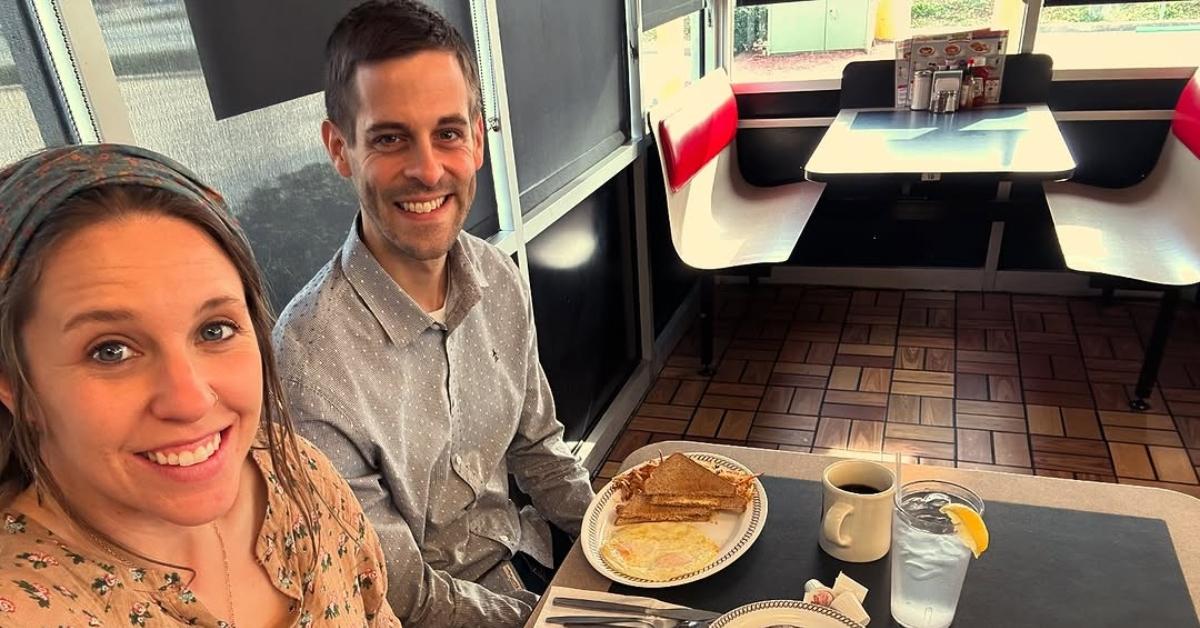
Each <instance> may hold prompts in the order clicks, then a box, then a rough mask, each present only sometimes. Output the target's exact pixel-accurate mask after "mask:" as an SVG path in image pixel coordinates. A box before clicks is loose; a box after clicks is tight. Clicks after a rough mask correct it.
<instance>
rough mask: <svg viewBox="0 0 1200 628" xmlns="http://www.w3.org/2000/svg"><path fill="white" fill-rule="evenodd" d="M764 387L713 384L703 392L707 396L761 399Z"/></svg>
mask: <svg viewBox="0 0 1200 628" xmlns="http://www.w3.org/2000/svg"><path fill="white" fill-rule="evenodd" d="M764 390H765V387H763V386H760V385H757V384H729V383H725V382H713V383H711V384H709V385H708V390H707V391H705V392H707V393H708V394H709V395H729V396H733V397H761V396H762V395H763V391H764Z"/></svg>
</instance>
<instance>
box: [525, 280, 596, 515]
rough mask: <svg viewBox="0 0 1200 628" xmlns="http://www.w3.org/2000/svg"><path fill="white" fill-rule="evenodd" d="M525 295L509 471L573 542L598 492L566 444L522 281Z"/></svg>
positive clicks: (527, 293) (531, 307)
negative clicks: (520, 382) (522, 360)
mask: <svg viewBox="0 0 1200 628" xmlns="http://www.w3.org/2000/svg"><path fill="white" fill-rule="evenodd" d="M522 294H523V295H524V299H525V309H526V317H527V320H528V323H527V325H528V333H527V334H526V335H527V337H528V343H527V345H526V347H525V353H526V362H527V368H526V374H525V403H524V404H523V405H522V407H521V418H520V421H519V423H518V425H517V433H516V436H515V437H514V438H513V442H512V444H511V445H509V448H508V465H509V470H510V471H511V472H512V474H513V476H515V478H516V480H517V486H519V487H520V488H521V490H522V491H524V492H525V493H526V494H527V495H529V497H530V498H531V499H532V500H533V505H534V507H535V508H537V511H538V513H540V514H541V515H542V516H543V517H545V518H546V519H548V520H550V521H551V522H553V523H554V524H555V525H557V526H558V527H559V528H562V529H563V531H565V532H566V533H567V534H569V535H571V536H573V537H575V536H579V531H580V528H581V526H582V524H583V513H584V511H586V510H587V507H588V504H589V503H591V501H592V497H593V496H594V495H595V493H594V492H593V491H592V484H591V481H590V480H589V478H588V472H587V470H586V469H584V468H583V465H581V464H580V463H579V460H578V459H576V458H575V455H574V454H572V453H571V450H570V449H568V448H567V445H566V443H564V442H563V425H562V423H561V422H559V420H558V417H557V415H556V413H555V410H554V396H553V394H552V393H551V391H550V382H549V381H547V379H546V373H545V372H544V371H543V370H542V363H541V360H540V358H539V357H538V348H537V330H536V328H535V327H534V322H533V304H532V302H531V301H530V299H529V292H528V290H527V289H526V288H525V286H524V283H523V282H522Z"/></svg>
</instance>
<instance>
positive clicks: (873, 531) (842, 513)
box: [820, 460, 896, 563]
mask: <svg viewBox="0 0 1200 628" xmlns="http://www.w3.org/2000/svg"><path fill="white" fill-rule="evenodd" d="M821 481H822V484H823V485H824V492H823V500H822V510H821V513H822V514H821V535H820V544H821V549H823V550H825V553H827V554H829V555H830V556H833V557H834V558H836V559H838V560H844V561H846V562H850V563H869V562H871V561H873V560H879V559H880V558H883V557H884V556H886V555H887V553H888V550H889V549H891V547H892V498H893V497H894V496H895V494H896V477H895V475H893V474H892V470H891V469H889V468H887V467H885V466H883V465H881V464H879V463H875V462H870V461H867V460H843V461H841V462H835V463H833V464H831V465H829V466H828V467H826V468H825V473H824V475H823V476H822V478H821Z"/></svg>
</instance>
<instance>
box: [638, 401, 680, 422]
mask: <svg viewBox="0 0 1200 628" xmlns="http://www.w3.org/2000/svg"><path fill="white" fill-rule="evenodd" d="M636 416H648V417H654V418H657V419H680V420H683V421H686V420H688V419H690V418H692V408H689V407H686V406H676V405H667V404H662V403H643V404H642V405H641V407H639V408H638V409H637V414H636Z"/></svg>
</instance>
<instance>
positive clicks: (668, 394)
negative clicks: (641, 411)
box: [642, 377, 703, 403]
mask: <svg viewBox="0 0 1200 628" xmlns="http://www.w3.org/2000/svg"><path fill="white" fill-rule="evenodd" d="M701 386H702V388H701V389H702V390H703V384H702V385H701ZM678 387H679V380H677V379H670V378H667V377H660V378H658V380H657V381H655V382H654V385H653V386H651V387H650V391H649V392H647V393H646V398H645V399H643V400H642V401H645V402H649V403H671V398H672V397H674V396H675V389H676V388H678Z"/></svg>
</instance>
